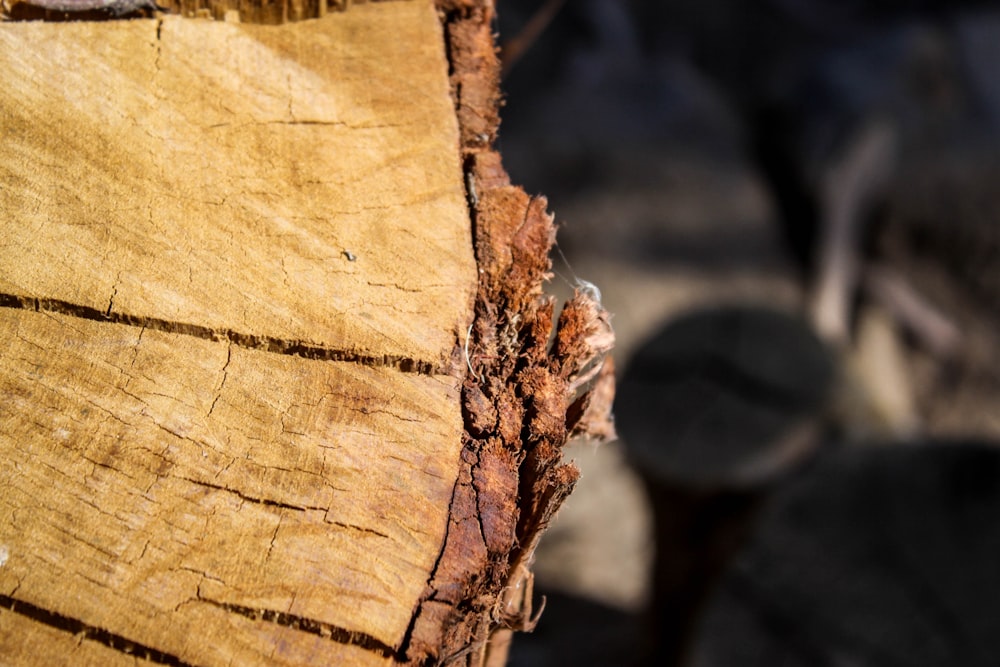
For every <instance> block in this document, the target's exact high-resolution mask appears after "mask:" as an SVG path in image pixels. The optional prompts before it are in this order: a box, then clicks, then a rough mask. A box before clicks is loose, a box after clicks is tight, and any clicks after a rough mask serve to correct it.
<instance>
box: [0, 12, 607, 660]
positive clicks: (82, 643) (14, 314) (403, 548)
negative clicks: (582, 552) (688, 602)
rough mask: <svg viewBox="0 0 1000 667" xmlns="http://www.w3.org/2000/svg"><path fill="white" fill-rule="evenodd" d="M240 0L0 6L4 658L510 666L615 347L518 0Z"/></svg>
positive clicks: (599, 419) (593, 429) (0, 617)
mask: <svg viewBox="0 0 1000 667" xmlns="http://www.w3.org/2000/svg"><path fill="white" fill-rule="evenodd" d="M283 11H285V10H283ZM217 13H219V14H221V17H222V18H225V19H227V20H225V21H197V20H187V19H183V18H180V17H177V16H171V15H158V16H157V17H155V18H152V19H143V20H134V21H118V22H104V23H94V22H75V23H64V24H52V23H17V22H6V23H2V24H0V79H2V80H0V91H2V92H0V129H2V134H3V137H4V139H3V142H2V143H0V171H2V174H3V175H2V183H3V187H2V189H0V211H3V220H2V222H0V248H2V251H0V306H3V308H0V341H2V343H0V452H2V463H0V654H2V655H4V656H5V660H7V661H8V662H9V663H11V664H18V665H42V664H58V663H66V664H68V663H72V664H101V665H106V664H117V663H125V662H131V661H133V658H138V660H139V661H140V662H150V663H154V664H170V665H222V664H268V665H273V664H278V665H281V664H288V665H292V664H295V665H299V664H324V665H325V664H356V665H367V664H396V663H404V664H435V663H439V662H451V663H453V664H459V663H461V664H470V665H471V664H482V663H484V662H486V661H489V660H492V661H493V663H494V664H497V663H501V664H502V660H503V649H502V648H495V649H494V650H493V652H492V657H491V655H490V651H491V649H490V646H491V645H490V642H489V640H490V638H491V637H493V638H494V640H495V641H494V643H493V645H494V646H496V647H502V646H503V641H502V640H503V633H504V632H505V630H506V629H508V628H510V627H525V626H527V625H529V623H528V622H527V621H528V620H529V619H528V617H529V616H530V592H529V593H528V594H527V595H525V593H524V592H525V590H526V589H527V590H529V591H530V572H529V566H530V562H531V555H532V553H533V550H534V545H535V544H536V543H537V538H538V535H540V533H541V531H542V530H543V529H544V527H545V525H546V524H547V522H548V520H549V518H550V517H551V515H552V513H553V512H554V511H555V509H556V508H557V507H558V504H559V502H561V500H562V499H563V498H564V497H565V495H566V494H567V493H568V492H569V490H570V489H571V488H572V484H573V481H574V480H575V477H576V471H575V468H573V467H572V466H570V465H566V464H563V463H561V451H560V448H561V446H562V445H563V444H564V442H565V441H566V439H567V437H569V436H570V435H571V434H573V433H585V434H586V433H591V434H595V435H608V434H609V433H610V432H611V427H610V421H609V417H608V411H609V408H610V401H611V395H612V393H613V379H612V374H611V365H610V364H602V360H603V358H604V355H605V354H606V353H607V351H608V350H609V349H610V346H611V342H612V340H613V336H612V334H611V332H610V328H609V327H608V324H607V316H606V313H604V312H603V309H601V307H600V304H599V303H597V302H595V301H594V300H593V299H592V298H591V296H590V295H588V294H579V295H577V297H576V298H575V299H574V300H573V301H571V302H570V303H569V304H567V306H566V307H565V308H564V311H563V315H562V316H561V319H560V322H559V326H558V330H557V333H556V336H555V342H554V343H553V344H551V345H550V343H549V335H548V332H549V331H550V330H551V329H552V328H553V326H554V323H553V317H552V313H553V303H552V300H551V299H550V298H548V297H545V296H544V295H543V293H542V289H541V288H542V282H543V280H544V279H545V278H546V277H547V273H548V271H549V261H548V259H547V256H548V251H549V249H550V245H551V243H552V241H553V237H554V231H553V226H552V220H551V216H549V215H548V214H547V213H546V211H545V201H544V199H540V198H531V197H528V196H527V195H525V194H524V193H523V192H522V191H521V190H519V189H517V188H514V187H512V186H510V184H509V182H508V181H507V178H506V175H505V174H504V172H503V169H502V166H501V165H500V161H499V156H498V155H497V154H496V153H495V152H493V150H492V148H491V146H492V143H493V141H494V139H495V136H496V130H497V123H498V120H497V115H496V108H497V101H498V98H497V95H498V93H497V79H496V72H497V69H498V66H497V62H496V57H495V52H494V48H493V43H492V37H491V34H490V21H491V19H492V7H491V5H490V4H488V3H485V2H475V3H472V2H470V3H464V4H463V3H441V5H439V6H434V5H432V4H431V3H430V2H427V1H423V0H414V1H412V2H384V3H377V4H365V5H359V6H356V7H351V8H350V9H349V11H346V12H333V13H330V14H327V13H326V12H325V11H319V12H317V14H318V15H321V17H320V18H318V19H316V20H309V21H302V22H298V23H294V24H285V25H278V26H260V25H252V24H247V23H245V22H239V21H238V20H237V14H235V13H234V12H232V11H230V12H228V13H227V12H224V11H222V12H217ZM286 13H287V12H286ZM239 14H241V15H244V19H245V18H246V16H247V15H250V16H251V17H252V18H253V17H254V16H256V17H257V18H258V19H259V15H254V14H253V12H244V11H243V9H242V8H240V10H239ZM285 18H287V16H285ZM271 22H280V21H271ZM594 377H596V380H593V379H591V378H594Z"/></svg>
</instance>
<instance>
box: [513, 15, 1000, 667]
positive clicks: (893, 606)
mask: <svg viewBox="0 0 1000 667" xmlns="http://www.w3.org/2000/svg"><path fill="white" fill-rule="evenodd" d="M497 5H498V7H497V9H498V16H499V21H498V25H497V31H498V33H499V42H500V44H501V45H502V48H503V52H502V56H503V60H504V68H505V73H504V81H503V87H504V92H505V97H506V106H505V107H504V109H503V110H502V117H503V123H502V126H501V132H500V145H499V147H500V150H501V152H502V154H503V156H504V162H505V165H506V167H507V170H508V171H509V172H510V175H511V178H512V180H513V181H514V182H515V183H517V184H520V185H522V186H523V187H524V188H525V190H526V191H528V192H529V193H542V194H545V195H546V196H547V197H548V198H549V202H550V210H551V211H553V212H554V214H555V216H556V220H557V223H558V224H559V233H558V245H559V251H558V252H557V253H556V256H555V257H554V269H555V276H554V277H553V283H552V290H553V291H555V292H556V293H558V294H561V295H563V296H566V295H568V294H569V293H571V291H572V288H573V285H574V284H576V281H577V280H578V279H582V280H586V281H590V282H592V283H594V284H596V285H597V286H598V287H599V288H600V289H601V292H602V296H603V303H604V305H605V307H606V308H607V309H608V310H609V311H610V312H611V313H613V316H614V318H613V321H612V322H613V325H614V327H615V330H616V334H617V338H618V344H617V347H616V351H615V359H616V368H617V369H618V376H619V397H618V400H617V403H616V418H617V426H618V430H619V435H621V436H622V439H621V440H620V441H618V442H616V443H612V444H605V445H600V446H596V445H594V444H591V443H586V442H580V443H574V444H572V445H571V446H570V447H569V450H568V455H569V457H570V458H572V459H574V460H575V461H576V463H577V464H578V465H579V466H580V468H581V469H582V471H583V476H582V479H581V481H580V482H579V484H578V486H577V489H576V491H575V492H574V493H573V495H572V496H571V497H570V499H569V500H568V501H567V503H566V505H565V506H564V508H563V509H562V511H561V513H560V514H559V516H558V518H557V520H556V521H555V523H554V524H553V526H552V527H551V528H550V530H549V532H548V533H547V535H546V537H545V539H544V540H543V542H542V545H541V547H540V549H539V552H538V560H537V563H536V567H535V570H536V593H541V594H544V595H545V596H546V599H547V606H546V611H545V613H544V616H543V617H542V621H541V623H540V624H539V625H538V627H537V629H536V630H535V632H534V633H532V634H520V635H517V636H516V638H515V641H514V645H513V650H512V654H511V659H510V663H509V664H510V665H512V666H513V667H533V666H536V665H538V666H541V665H570V664H572V665H642V664H658V665H682V664H685V665H686V664H691V665H705V666H707V665H729V664H787V665H798V664H802V665H807V664H809V665H824V664H829V665H867V664H880V665H881V664H885V665H911V664H913V665H924V664H995V663H996V656H997V655H1000V651H994V652H992V653H990V652H989V651H987V650H986V649H985V648H983V646H982V645H981V644H982V643H983V642H988V641H989V640H987V639H985V638H984V637H985V636H986V635H984V634H983V633H987V634H989V633H992V634H994V635H998V636H1000V612H998V611H996V609H995V606H996V605H997V604H1000V581H998V580H1000V573H994V572H993V570H1000V568H996V567H994V566H993V565H992V563H994V562H1000V539H998V538H997V537H996V535H995V533H996V532H997V531H998V530H1000V479H998V477H997V475H995V474H994V471H995V470H1000V467H997V465H996V461H995V460H994V458H993V456H994V454H995V453H996V452H997V451H1000V450H998V449H997V448H995V447H994V446H993V445H992V443H993V442H1000V335H998V328H997V323H998V322H997V320H998V316H1000V308H998V306H1000V226H998V225H1000V222H998V218H1000V3H998V2H986V1H980V2H974V1H972V0H955V1H951V2H947V1H945V0H912V1H909V2H908V1H905V0H867V1H866V0H699V1H697V2H696V1H694V0H498V2H497ZM873 480H876V481H873ZM910 480H917V481H916V482H913V483H910ZM859 499H860V500H859ZM880 508H881V509H880ZM994 509H995V510H996V513H991V512H992V510H994ZM931 516H933V517H934V519H933V520H932V519H931V518H928V517H931ZM915 517H918V518H919V519H920V520H919V521H918V522H917V523H918V524H919V525H918V526H917V528H913V529H912V530H910V528H909V527H912V526H911V523H913V521H914V520H915V519H914V518H915ZM994 525H995V526H996V528H994ZM896 528H898V530H896ZM904 528H905V529H904ZM886 535H890V536H891V539H890V538H885V539H886V540H888V541H887V542H886V544H882V540H883V538H884V537H885V536H886ZM873 536H874V537H873ZM876 538H877V539H876ZM875 542H878V544H879V545H880V546H879V548H878V549H876V548H875V547H874V546H872V545H873V544H874V543H875ZM804 544H808V545H810V546H808V548H806V547H804V546H802V545H804ZM914 553H919V554H923V555H925V556H926V558H925V559H923V560H919V562H917V561H913V560H912V559H911V560H906V558H910V556H906V558H904V556H903V555H906V554H911V555H912V554H914ZM886 554H892V555H889V556H887V555H886ZM901 554H903V555H901ZM765 556H766V557H765ZM932 556H933V557H932ZM994 557H995V558H994ZM977 559H979V560H977ZM904 561H905V562H904ZM775 562H777V563H781V564H782V565H781V566H780V567H778V568H777V570H774V569H773V567H772V566H773V564H774V563H775ZM820 563H822V567H820V565H819V564H820ZM977 563H978V564H980V565H982V564H984V563H985V564H986V565H983V568H984V569H985V570H986V572H982V571H980V570H977V569H976V568H977V567H978V566H977ZM769 567H772V569H768V568H769ZM823 568H826V569H823ZM955 577H958V578H959V579H961V581H958V580H956V579H955ZM973 581H974V582H976V584H975V585H972V584H970V582H973ZM845 582H865V583H863V584H858V585H857V586H854V587H851V586H846V585H845ZM956 582H957V583H956ZM956 591H957V592H956ZM970 591H975V593H972V592H970ZM956 596H957V597H956ZM536 597H537V596H536ZM838 605H840V606H838ZM537 607H538V601H537V600H536V609H537ZM914 609H916V610H917V611H914ZM817 610H820V612H817ZM859 610H864V613H862V611H859ZM906 610H908V611H906ZM817 613H819V616H817V615H816V614H817ZM865 614H868V616H865ZM858 618H863V619H864V622H863V623H861V622H860V621H857V619H858ZM858 623H860V625H858ZM727 638H728V639H727ZM928 638H930V639H928ZM727 642H728V644H727ZM928 642H929V645H930V646H929V647H928ZM727 645H729V646H730V648H731V647H732V646H735V649H733V650H735V651H736V652H735V653H734V652H732V651H731V650H730V649H729V648H726V646H727ZM914 647H916V648H914ZM939 658H940V660H939ZM989 660H993V662H992V663H990V662H989Z"/></svg>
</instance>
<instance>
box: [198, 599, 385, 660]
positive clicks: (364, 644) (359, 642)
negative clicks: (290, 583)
mask: <svg viewBox="0 0 1000 667" xmlns="http://www.w3.org/2000/svg"><path fill="white" fill-rule="evenodd" d="M199 600H200V601H201V602H205V603H206V604H210V605H213V606H216V607H218V608H220V609H223V610H225V611H227V612H229V613H232V614H238V615H239V616H243V617H245V618H249V619H251V620H253V621H261V622H265V623H275V624H277V625H282V626H285V627H288V628H292V629H293V630H298V631H299V632H306V633H309V634H312V635H317V636H320V637H323V638H325V639H329V640H331V641H334V642H337V643H338V644H347V645H350V646H356V647H358V648H361V649H364V650H366V651H371V652H373V653H378V654H379V655H381V656H383V657H385V658H392V659H393V660H396V661H400V656H399V652H398V651H397V650H396V649H394V648H393V647H391V646H389V645H388V644H386V643H385V642H383V641H380V640H379V639H376V638H375V637H373V636H371V635H369V634H366V633H364V632H358V631H357V630H348V629H346V628H342V627H340V626H339V625H333V624H332V623H326V622H324V621H318V620H316V619H313V618H306V617H304V616H298V615H296V614H289V613H287V612H283V611H277V610H276V609H258V608H254V607H246V606H243V605H238V604H232V603H229V602H219V601H217V600H210V599H208V598H202V597H200V598H199Z"/></svg>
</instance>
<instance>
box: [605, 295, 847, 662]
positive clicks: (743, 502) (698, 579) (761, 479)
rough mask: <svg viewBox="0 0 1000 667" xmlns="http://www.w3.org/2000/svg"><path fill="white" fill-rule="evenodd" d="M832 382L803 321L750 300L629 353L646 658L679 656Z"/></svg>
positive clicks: (622, 409)
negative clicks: (644, 531)
mask: <svg viewBox="0 0 1000 667" xmlns="http://www.w3.org/2000/svg"><path fill="white" fill-rule="evenodd" d="M833 380H834V368H833V364H832V361H831V356H830V354H829V353H828V351H827V349H826V348H825V346H824V345H823V344H822V343H821V342H820V340H819V339H818V338H817V337H816V336H815V334H813V333H812V331H811V329H810V327H809V326H808V324H807V323H806V322H805V321H804V320H802V319H800V318H797V317H794V316H791V315H788V314H785V313H781V312H778V311H773V310H769V309H765V308H754V307H749V306H738V307H720V308H715V309H706V310H703V311H700V312H695V313H691V314H688V315H686V316H683V317H680V318H678V319H677V320H675V321H673V322H670V323H668V324H667V325H666V326H665V327H664V328H662V329H661V330H660V331H659V332H658V333H657V334H655V335H654V336H653V337H652V338H651V339H650V340H649V341H648V342H647V343H645V344H644V345H642V346H641V347H640V348H639V350H638V351H637V352H636V353H635V354H634V355H633V357H632V358H631V359H630V361H629V365H628V368H627V369H626V371H625V375H624V377H623V379H622V383H621V389H620V394H619V400H618V402H617V404H616V412H617V416H618V426H619V429H620V430H621V433H622V436H623V438H624V441H625V444H626V448H627V452H628V457H629V459H630V461H631V463H632V464H633V466H634V467H635V468H636V470H637V471H638V472H639V474H640V475H641V476H642V478H643V481H644V482H645V487H646V491H647V493H648V495H649V498H650V501H651V503H652V505H653V515H654V524H655V525H654V528H655V542H656V554H655V561H654V575H653V599H652V603H651V606H650V609H649V613H648V637H647V638H648V646H647V651H646V653H647V660H648V664H656V665H680V664H683V659H684V656H685V653H686V649H687V646H688V642H689V641H690V639H691V632H692V630H693V627H694V623H695V620H696V619H697V617H698V613H699V610H700V608H701V605H702V603H703V601H704V599H705V596H706V594H707V593H708V591H709V590H711V587H712V586H713V585H714V582H715V581H716V579H717V577H718V575H719V573H720V572H721V571H722V569H723V568H724V567H725V564H726V563H727V561H728V560H729V558H730V557H731V556H732V554H733V553H734V551H735V550H736V548H737V547H738V546H739V545H740V544H741V543H742V541H743V540H744V539H745V538H746V536H747V534H748V533H749V532H750V531H751V529H752V525H753V519H754V515H755V513H756V508H757V507H758V505H759V504H760V502H761V501H762V499H763V498H765V497H766V495H767V493H768V491H769V489H770V488H771V487H772V486H773V485H774V484H776V483H777V482H779V481H780V480H782V479H785V478H787V477H788V475H789V474H791V473H792V472H793V471H795V470H796V469H797V468H799V467H800V466H801V465H803V464H804V463H805V462H807V461H808V460H810V459H811V458H812V457H813V456H814V455H815V454H816V452H817V450H818V449H819V447H820V446H821V444H822V442H823V436H824V425H825V420H826V417H827V414H826V413H827V403H828V400H829V397H830V393H831V386H832V384H833Z"/></svg>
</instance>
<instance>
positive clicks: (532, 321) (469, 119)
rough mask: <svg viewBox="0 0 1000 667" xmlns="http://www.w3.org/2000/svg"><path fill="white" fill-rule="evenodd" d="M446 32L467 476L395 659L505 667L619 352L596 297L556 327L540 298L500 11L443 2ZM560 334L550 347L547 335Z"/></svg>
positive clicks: (545, 275) (571, 305)
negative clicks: (504, 135)
mask: <svg viewBox="0 0 1000 667" xmlns="http://www.w3.org/2000/svg"><path fill="white" fill-rule="evenodd" d="M437 6H438V10H439V12H440V16H441V20H442V22H443V25H444V33H445V42H446V48H447V53H448V62H449V65H450V73H449V75H450V79H451V86H452V95H453V98H454V103H455V111H456V115H457V117H458V121H459V129H460V137H461V139H460V141H461V145H460V148H461V153H462V164H463V169H464V172H465V179H466V189H467V195H468V200H469V208H470V214H471V222H472V226H473V242H474V247H475V255H476V263H477V266H478V269H479V285H478V291H477V295H476V302H475V320H474V323H473V326H472V328H471V330H470V331H469V334H468V340H467V341H465V345H464V353H465V357H466V362H467V366H468V371H469V372H468V375H467V376H466V378H465V381H464V384H463V388H462V413H463V418H464V421H465V433H464V436H463V451H462V459H461V461H462V464H461V465H462V467H461V469H460V471H459V475H458V480H457V482H456V485H455V489H454V492H453V496H452V501H451V506H450V508H449V524H448V529H447V532H446V537H445V541H444V544H443V546H442V550H441V553H440V555H439V557H438V561H437V563H436V565H435V567H434V570H433V572H432V574H431V576H430V578H429V580H428V585H427V588H426V590H425V592H424V594H423V596H422V597H421V601H420V602H419V604H418V605H417V608H416V610H415V611H414V615H413V619H412V621H411V625H410V628H409V630H408V631H407V634H406V637H405V639H404V641H403V644H402V646H401V647H400V651H399V658H400V659H402V660H403V661H405V662H407V663H409V664H415V665H445V664H447V665H467V666H469V667H472V666H477V665H503V664H504V663H505V662H506V650H507V644H508V643H509V635H510V631H511V630H530V629H531V628H532V627H533V626H534V621H535V620H537V619H535V618H532V614H531V573H530V566H531V562H532V559H533V556H534V551H535V547H536V545H537V543H538V539H539V537H540V536H541V534H542V532H543V531H544V530H545V528H546V526H547V525H548V523H549V521H550V520H551V518H552V516H553V515H554V514H555V512H556V510H557V509H558V508H559V506H560V504H561V503H562V502H563V500H564V499H565V498H566V497H567V496H568V495H569V493H570V491H572V489H573V486H574V484H575V483H576V480H577V478H578V476H579V471H578V470H577V468H576V467H575V466H574V465H572V464H565V463H563V462H562V447H563V445H565V443H566V441H567V440H568V439H569V437H570V436H592V437H597V438H604V439H606V438H613V437H614V426H613V424H612V421H611V412H610V411H611V403H612V400H613V396H614V371H613V367H612V364H611V363H610V357H607V356H606V355H607V353H608V352H609V351H610V349H611V347H612V345H613V344H614V334H613V333H612V330H611V326H610V323H609V316H608V313H607V312H606V311H605V310H604V309H603V307H602V306H601V304H600V302H599V301H598V300H597V298H595V297H596V295H595V294H593V293H591V292H590V291H588V290H578V291H577V292H576V294H575V295H574V297H573V298H572V299H571V300H570V301H569V302H568V303H566V304H565V306H564V307H563V310H562V313H561V314H560V316H559V320H558V322H557V323H556V322H555V321H554V312H555V300H554V299H553V298H552V297H550V296H546V295H545V294H544V293H543V289H542V286H543V283H544V282H545V281H547V280H548V279H549V277H550V271H551V262H550V260H549V252H550V250H551V248H552V245H553V244H554V242H555V227H554V225H553V219H552V216H551V215H550V214H549V213H548V212H547V211H546V206H547V202H546V200H545V199H544V198H543V197H531V196H529V195H527V194H525V192H524V191H523V190H522V189H521V188H518V187H514V186H512V185H511V183H510V180H509V177H508V176H507V174H506V172H505V171H504V169H503V166H502V164H501V160H500V155H499V153H497V152H496V151H495V150H494V149H493V144H494V141H495V139H496V135H497V131H498V127H499V107H500V103H501V99H500V93H499V78H500V63H499V59H498V57H497V52H496V47H495V45H494V41H493V34H492V29H491V26H492V22H493V16H494V7H493V2H492V0H438V2H437ZM553 327H555V335H554V337H553V336H552V334H553Z"/></svg>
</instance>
